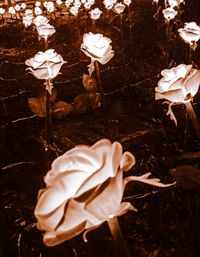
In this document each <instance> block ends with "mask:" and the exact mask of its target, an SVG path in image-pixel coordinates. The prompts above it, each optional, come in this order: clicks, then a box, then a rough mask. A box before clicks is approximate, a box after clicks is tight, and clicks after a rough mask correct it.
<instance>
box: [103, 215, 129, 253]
mask: <svg viewBox="0 0 200 257" xmlns="http://www.w3.org/2000/svg"><path fill="white" fill-rule="evenodd" d="M107 222H108V226H109V229H110V232H111V235H112V238H113V241H114V246H115V252H116V257H130V254H129V251H128V247H127V245H126V242H125V240H124V237H123V235H122V232H121V229H120V226H119V222H118V219H117V217H113V218H112V219H110V220H108V221H107Z"/></svg>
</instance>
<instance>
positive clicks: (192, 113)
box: [185, 102, 200, 138]
mask: <svg viewBox="0 0 200 257" xmlns="http://www.w3.org/2000/svg"><path fill="white" fill-rule="evenodd" d="M185 107H186V111H187V113H188V114H189V116H190V118H191V121H192V124H193V126H194V128H195V130H196V133H197V135H198V137H199V138H200V124H199V122H198V120H197V116H196V113H195V111H194V108H193V106H192V104H191V102H187V103H185Z"/></svg>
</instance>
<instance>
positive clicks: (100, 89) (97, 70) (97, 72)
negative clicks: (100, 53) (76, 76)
mask: <svg viewBox="0 0 200 257" xmlns="http://www.w3.org/2000/svg"><path fill="white" fill-rule="evenodd" d="M94 67H95V70H96V76H97V86H98V91H99V93H100V96H101V101H102V107H104V97H103V87H102V84H101V77H100V70H99V64H98V62H97V61H95V62H94Z"/></svg>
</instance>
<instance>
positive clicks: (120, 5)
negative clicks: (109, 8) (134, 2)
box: [113, 3, 126, 14]
mask: <svg viewBox="0 0 200 257" xmlns="http://www.w3.org/2000/svg"><path fill="white" fill-rule="evenodd" d="M125 8H126V5H124V4H123V3H116V4H115V5H114V7H113V10H114V12H116V13H118V14H120V13H123V11H124V9H125Z"/></svg>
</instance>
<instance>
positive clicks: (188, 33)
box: [178, 22, 200, 50]
mask: <svg viewBox="0 0 200 257" xmlns="http://www.w3.org/2000/svg"><path fill="white" fill-rule="evenodd" d="M178 32H179V35H180V36H181V38H182V39H183V40H184V41H185V42H186V43H189V44H190V46H191V47H192V48H193V50H195V49H196V46H197V44H196V42H197V41H198V40H199V39H200V27H199V26H198V25H197V24H196V22H189V23H188V22H186V23H185V24H184V28H180V29H179V30H178Z"/></svg>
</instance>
